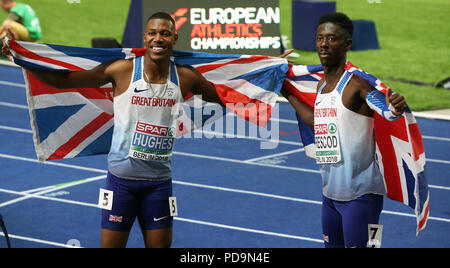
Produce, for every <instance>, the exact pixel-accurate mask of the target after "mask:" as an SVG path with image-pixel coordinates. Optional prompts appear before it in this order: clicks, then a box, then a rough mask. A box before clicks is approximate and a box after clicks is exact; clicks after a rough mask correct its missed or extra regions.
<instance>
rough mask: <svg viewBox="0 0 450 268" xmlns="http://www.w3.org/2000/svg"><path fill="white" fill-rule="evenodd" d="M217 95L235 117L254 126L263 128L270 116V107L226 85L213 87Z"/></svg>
mask: <svg viewBox="0 0 450 268" xmlns="http://www.w3.org/2000/svg"><path fill="white" fill-rule="evenodd" d="M214 86H215V88H216V91H217V95H218V96H219V98H220V99H221V100H222V103H224V104H225V106H226V107H227V108H228V109H230V110H232V111H233V112H234V113H235V114H236V115H237V116H239V117H241V118H244V119H245V120H247V121H250V122H252V123H254V124H256V125H259V126H263V127H265V126H266V125H267V123H268V122H269V118H270V115H271V114H272V106H271V105H269V104H267V103H265V102H262V101H260V100H257V99H252V98H250V97H248V96H246V95H244V94H242V93H240V92H238V91H236V90H234V89H233V88H231V87H228V86H226V85H218V84H215V85H214Z"/></svg>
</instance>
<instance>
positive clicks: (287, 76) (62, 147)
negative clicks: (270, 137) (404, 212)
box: [8, 40, 429, 233]
mask: <svg viewBox="0 0 450 268" xmlns="http://www.w3.org/2000/svg"><path fill="white" fill-rule="evenodd" d="M8 45H9V46H10V48H11V49H12V54H13V60H14V62H15V63H16V64H18V65H21V66H24V67H27V68H35V69H45V70H52V71H69V70H71V71H76V70H86V69H91V68H93V67H95V66H97V65H99V64H100V63H102V62H105V61H108V60H112V59H131V58H133V57H137V56H142V55H144V53H145V50H144V49H129V48H124V49H94V48H77V47H68V46H55V45H47V44H38V43H28V42H16V41H14V40H9V41H8ZM174 58H175V62H176V63H177V64H180V65H191V66H193V67H194V68H196V69H197V70H198V71H199V72H200V73H202V74H203V75H204V76H205V77H206V78H207V79H208V80H209V81H210V82H211V83H213V84H214V86H215V88H216V90H217V92H218V95H219V97H220V98H221V99H222V101H223V103H226V104H227V107H228V108H230V109H231V110H233V111H234V112H235V113H236V114H238V115H239V116H242V117H244V118H245V119H247V120H249V121H252V122H254V123H257V124H259V125H265V124H266V123H267V121H268V120H269V117H270V114H271V110H272V108H273V106H274V105H275V103H276V100H277V98H278V94H279V92H280V90H281V87H282V85H283V84H284V86H285V87H286V88H287V89H288V90H289V91H290V92H291V93H293V94H294V95H295V96H296V97H297V98H298V99H300V100H301V101H303V102H305V103H307V104H308V105H310V106H311V107H313V105H314V100H315V97H316V87H317V83H318V81H319V80H320V79H321V78H322V77H323V68H322V66H321V65H307V66H306V65H296V66H291V65H288V64H287V62H286V61H285V60H284V59H280V58H275V57H268V56H249V55H220V54H209V53H195V52H184V51H174ZM346 69H347V71H349V72H351V73H353V74H355V75H358V76H360V77H362V78H364V79H366V80H367V81H368V82H369V83H370V84H371V85H372V86H373V87H375V88H376V89H378V90H380V91H382V92H385V91H386V86H385V85H384V84H383V83H381V81H380V80H378V79H377V78H376V77H374V76H372V75H370V74H368V73H366V72H364V71H362V70H361V69H359V68H357V67H355V66H353V65H352V64H351V63H350V62H347V65H346ZM24 77H25V81H26V84H27V97H28V104H29V110H30V119H31V125H32V128H33V133H34V142H35V149H36V153H37V156H38V159H40V160H42V161H45V160H51V159H59V158H72V157H78V156H84V155H93V154H103V153H107V152H108V151H109V148H110V144H111V137H112V129H113V117H114V114H113V105H112V101H113V98H112V88H111V85H105V86H103V87H101V88H90V89H86V88H82V89H64V90H61V89H56V88H52V87H51V86H48V85H46V84H43V83H42V82H40V81H39V80H37V79H36V78H34V77H33V76H32V75H30V74H29V73H27V72H26V71H24ZM193 100H194V97H193V96H192V95H191V96H188V97H186V99H185V103H186V105H187V106H188V108H187V109H195V108H198V107H195V106H194V104H193V103H194V101H193ZM203 104H204V103H203ZM235 104H240V105H235ZM250 104H251V105H253V106H254V107H256V109H248V105H250ZM241 109H242V110H243V111H244V112H243V113H241ZM185 110H186V108H185ZM192 114H194V113H192ZM298 119H299V128H300V133H301V137H302V141H303V143H304V145H305V151H306V153H307V155H309V156H312V155H313V152H314V134H313V132H312V130H311V129H310V128H309V127H307V126H306V125H305V124H303V123H302V121H301V118H300V117H298ZM203 122H204V120H203ZM195 127H200V126H196V125H194V124H193V121H192V119H191V118H186V117H185V118H184V119H181V120H180V129H179V131H180V132H181V133H185V132H186V131H190V130H192V128H195ZM375 135H376V143H377V160H378V163H379V166H380V169H381V172H382V174H383V175H384V180H385V185H386V189H387V196H388V197H389V198H391V199H393V200H396V201H399V202H402V203H404V204H406V205H407V206H409V207H411V208H413V209H414V210H415V213H416V217H417V233H418V232H419V231H420V230H422V229H424V228H425V226H426V222H427V219H428V213H429V192H428V184H427V181H426V178H425V175H424V169H425V151H424V147H423V143H422V137H421V134H420V131H419V127H418V125H417V122H416V120H415V119H414V116H413V115H412V113H411V111H410V110H409V108H408V109H407V111H406V112H405V114H404V115H403V116H402V117H401V118H400V119H398V120H397V121H395V122H388V121H386V120H385V119H384V118H382V117H381V116H379V115H378V114H376V113H375Z"/></svg>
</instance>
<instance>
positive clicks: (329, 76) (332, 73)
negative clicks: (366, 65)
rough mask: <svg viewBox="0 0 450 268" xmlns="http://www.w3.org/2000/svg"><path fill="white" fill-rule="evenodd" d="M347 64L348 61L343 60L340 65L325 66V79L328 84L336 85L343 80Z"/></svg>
mask: <svg viewBox="0 0 450 268" xmlns="http://www.w3.org/2000/svg"><path fill="white" fill-rule="evenodd" d="M345 63H346V59H345V58H343V59H342V60H341V61H339V63H338V64H335V65H327V66H325V65H323V72H324V79H325V81H327V83H328V84H330V85H334V84H336V83H337V82H338V81H339V79H341V77H342V74H344V72H345Z"/></svg>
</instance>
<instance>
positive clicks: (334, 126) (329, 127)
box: [328, 123, 337, 134]
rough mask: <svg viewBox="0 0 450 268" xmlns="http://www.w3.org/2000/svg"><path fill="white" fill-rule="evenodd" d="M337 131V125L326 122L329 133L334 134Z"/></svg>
mask: <svg viewBox="0 0 450 268" xmlns="http://www.w3.org/2000/svg"><path fill="white" fill-rule="evenodd" d="M336 131H337V127H336V125H335V124H333V123H330V124H328V132H330V134H334V133H336Z"/></svg>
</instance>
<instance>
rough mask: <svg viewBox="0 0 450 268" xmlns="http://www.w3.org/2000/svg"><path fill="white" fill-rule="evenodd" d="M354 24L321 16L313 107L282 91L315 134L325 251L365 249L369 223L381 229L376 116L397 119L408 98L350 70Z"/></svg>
mask: <svg viewBox="0 0 450 268" xmlns="http://www.w3.org/2000/svg"><path fill="white" fill-rule="evenodd" d="M352 33H353V23H352V21H351V20H350V19H349V18H348V17H347V16H346V15H345V14H342V13H328V14H324V15H322V16H321V18H320V19H319V24H318V28H317V36H316V49H317V52H318V56H319V59H320V62H321V64H322V65H323V68H324V74H325V75H324V77H323V78H322V79H321V80H320V81H319V83H318V88H317V97H316V100H315V106H314V108H312V107H310V106H308V105H307V104H305V103H303V102H301V101H299V99H297V98H296V97H295V96H294V95H292V94H291V93H289V92H288V91H287V90H286V89H285V88H283V90H282V93H283V95H284V96H285V97H286V99H288V100H289V102H290V103H291V105H292V106H293V107H294V108H295V110H296V111H297V113H298V114H299V115H300V117H301V118H302V120H303V121H304V122H305V123H306V124H307V125H308V126H310V127H311V128H313V130H314V136H315V143H316V152H315V157H316V160H317V163H318V164H320V173H321V176H322V182H323V184H322V186H323V187H322V190H323V203H322V229H323V237H324V242H325V246H326V247H366V246H367V242H368V238H369V233H368V226H369V224H378V221H379V216H380V213H381V211H382V208H383V196H384V195H386V189H385V185H384V182H383V177H382V174H381V173H380V169H379V167H378V164H377V162H376V159H375V158H376V155H375V136H374V119H373V116H374V111H375V112H377V113H379V114H380V115H382V116H383V117H384V118H385V119H387V120H390V121H393V120H396V119H398V118H399V117H400V116H401V114H402V113H403V112H404V111H405V109H406V102H405V100H404V98H403V97H402V96H400V95H398V94H393V93H392V91H391V89H390V88H388V90H387V95H386V96H385V95H384V94H383V93H381V92H380V91H378V90H376V89H375V88H374V87H372V86H371V85H369V83H368V82H367V81H366V80H364V79H362V78H360V77H359V76H356V75H353V74H351V73H350V72H348V71H346V69H345V66H346V62H347V59H346V58H347V56H346V54H347V51H348V50H350V48H351V45H352Z"/></svg>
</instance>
